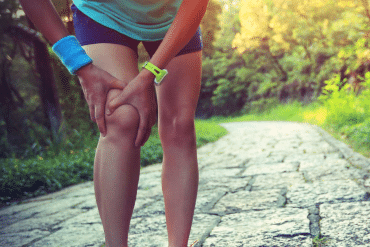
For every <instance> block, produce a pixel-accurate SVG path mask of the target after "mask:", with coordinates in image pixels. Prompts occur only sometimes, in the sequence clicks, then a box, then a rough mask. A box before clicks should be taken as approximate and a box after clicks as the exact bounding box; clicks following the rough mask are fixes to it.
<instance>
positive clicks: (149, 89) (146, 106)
mask: <svg viewBox="0 0 370 247" xmlns="http://www.w3.org/2000/svg"><path fill="white" fill-rule="evenodd" d="M125 104H128V105H132V106H133V107H135V108H136V109H137V111H138V113H139V116H140V123H139V129H138V133H137V136H136V140H135V146H137V147H139V146H140V145H141V146H143V145H144V144H145V142H146V141H147V140H148V138H149V136H150V132H151V129H152V127H153V125H154V124H155V122H156V121H157V114H156V113H157V111H156V110H157V102H156V99H155V92H154V83H153V79H152V78H150V77H145V76H142V74H139V75H138V76H136V77H135V78H134V79H133V80H132V81H131V82H130V83H129V84H128V85H127V86H126V87H125V89H124V90H123V91H122V93H121V94H119V95H118V96H117V97H116V98H114V99H113V100H111V101H110V102H108V109H107V113H108V115H110V114H112V113H113V112H114V111H115V110H116V109H117V108H118V107H119V106H121V105H125Z"/></svg>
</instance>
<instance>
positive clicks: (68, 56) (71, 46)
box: [52, 35, 92, 75]
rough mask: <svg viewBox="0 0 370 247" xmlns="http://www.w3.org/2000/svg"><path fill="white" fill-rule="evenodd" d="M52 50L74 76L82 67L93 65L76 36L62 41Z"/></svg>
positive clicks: (67, 37)
mask: <svg viewBox="0 0 370 247" xmlns="http://www.w3.org/2000/svg"><path fill="white" fill-rule="evenodd" d="M52 48H53V51H54V52H55V54H57V55H58V57H59V58H60V60H61V61H62V63H63V64H64V65H65V66H66V67H67V69H68V70H69V72H70V73H71V74H72V75H74V74H75V73H76V71H77V70H78V69H80V68H81V67H83V66H85V65H88V64H90V63H92V59H91V58H90V57H89V56H88V55H87V54H86V52H85V50H84V49H82V46H81V45H80V43H79V42H78V40H77V39H76V37H75V36H72V35H70V36H66V37H64V38H62V39H60V40H59V41H58V42H56V43H55V44H54V45H53V47H52Z"/></svg>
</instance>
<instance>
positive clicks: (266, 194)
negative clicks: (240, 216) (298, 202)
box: [211, 189, 283, 214]
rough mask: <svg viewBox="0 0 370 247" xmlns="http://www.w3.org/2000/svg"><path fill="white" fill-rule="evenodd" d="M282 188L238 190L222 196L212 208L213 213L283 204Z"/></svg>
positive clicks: (261, 208)
mask: <svg viewBox="0 0 370 247" xmlns="http://www.w3.org/2000/svg"><path fill="white" fill-rule="evenodd" d="M280 196H281V190H279V189H273V190H263V191H238V192H235V193H228V194H227V195H225V196H224V197H222V198H221V199H220V200H219V201H218V202H217V203H216V205H215V206H214V208H213V209H212V210H211V212H213V213H218V214H225V213H226V214H229V213H235V212H240V211H246V210H264V209H269V208H272V207H273V208H275V207H279V206H283V202H281V200H280Z"/></svg>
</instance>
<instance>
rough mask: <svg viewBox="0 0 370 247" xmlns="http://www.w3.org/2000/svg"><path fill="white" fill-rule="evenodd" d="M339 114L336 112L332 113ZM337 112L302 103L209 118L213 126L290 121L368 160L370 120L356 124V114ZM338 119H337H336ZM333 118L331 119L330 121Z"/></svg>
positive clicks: (366, 119)
mask: <svg viewBox="0 0 370 247" xmlns="http://www.w3.org/2000/svg"><path fill="white" fill-rule="evenodd" d="M336 110H337V111H339V112H335V111H336ZM340 110H341V109H340V108H335V109H334V110H333V109H330V110H328V108H327V107H325V106H323V105H320V104H318V103H312V104H310V105H306V106H303V105H302V104H301V103H298V102H293V103H290V104H282V105H278V106H276V107H275V108H272V109H270V110H268V111H265V112H261V113H251V114H246V115H242V116H236V117H219V116H217V117H212V118H211V119H210V121H212V122H214V123H225V122H242V121H291V122H300V123H309V124H314V125H317V126H320V127H321V128H323V129H324V130H325V131H327V132H328V133H329V134H331V135H332V136H333V137H334V138H336V139H338V140H340V141H342V142H344V143H346V144H347V145H348V146H350V147H351V148H352V149H353V150H354V151H356V152H358V153H361V154H362V155H364V156H365V157H368V158H370V118H366V117H365V118H363V117H362V118H363V119H362V121H351V120H353V119H355V120H356V113H353V112H352V113H350V114H348V115H349V116H345V113H342V112H340ZM338 115H339V117H338ZM333 118H334V119H333Z"/></svg>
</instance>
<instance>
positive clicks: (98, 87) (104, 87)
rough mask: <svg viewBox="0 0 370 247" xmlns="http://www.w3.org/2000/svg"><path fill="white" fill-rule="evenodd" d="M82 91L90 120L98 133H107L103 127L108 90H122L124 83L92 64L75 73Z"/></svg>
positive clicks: (104, 126)
mask: <svg viewBox="0 0 370 247" xmlns="http://www.w3.org/2000/svg"><path fill="white" fill-rule="evenodd" d="M76 74H77V76H78V79H79V80H80V83H81V86H82V90H83V93H84V96H85V99H86V101H87V104H88V105H89V110H90V118H91V120H92V121H94V122H95V123H96V124H97V125H98V128H99V131H100V133H101V134H102V135H103V136H105V135H106V133H107V129H106V125H105V105H106V100H107V94H108V92H109V90H110V89H121V90H122V89H124V88H125V87H126V85H127V83H126V82H123V81H120V80H118V79H117V78H115V77H114V76H112V75H111V74H109V73H108V72H106V71H105V70H102V69H100V68H99V67H97V66H95V65H94V64H89V65H86V66H84V67H82V68H80V69H79V70H78V71H77V72H76Z"/></svg>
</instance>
